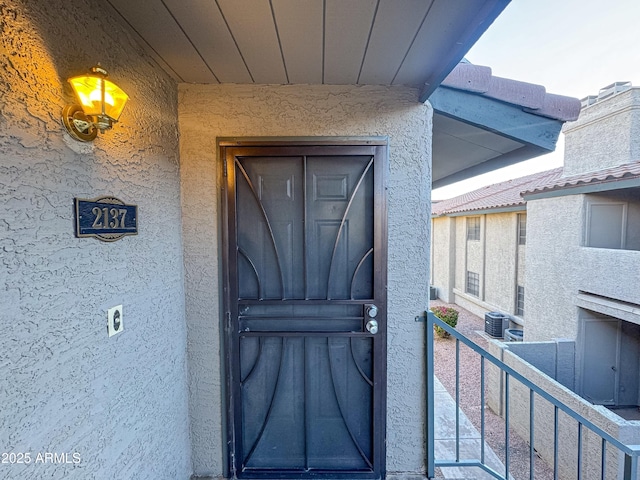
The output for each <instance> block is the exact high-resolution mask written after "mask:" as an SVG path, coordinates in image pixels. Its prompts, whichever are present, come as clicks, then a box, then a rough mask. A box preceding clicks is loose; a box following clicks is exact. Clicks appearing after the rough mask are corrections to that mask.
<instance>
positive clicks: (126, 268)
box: [0, 0, 191, 480]
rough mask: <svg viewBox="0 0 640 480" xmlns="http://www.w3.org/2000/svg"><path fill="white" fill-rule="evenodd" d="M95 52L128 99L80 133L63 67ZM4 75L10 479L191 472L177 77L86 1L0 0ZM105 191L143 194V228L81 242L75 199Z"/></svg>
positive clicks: (0, 411)
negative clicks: (119, 323)
mask: <svg viewBox="0 0 640 480" xmlns="http://www.w3.org/2000/svg"><path fill="white" fill-rule="evenodd" d="M97 61H101V62H102V64H103V66H104V67H105V68H107V69H108V70H109V72H110V74H111V78H112V79H113V80H114V81H116V82H117V83H118V84H119V85H120V86H121V87H122V88H123V89H124V90H125V91H126V92H127V93H128V94H129V95H130V102H129V104H128V105H127V107H126V109H125V111H124V114H123V116H122V118H121V123H119V124H117V125H116V126H115V128H114V129H113V130H112V131H110V132H108V133H106V134H105V135H101V136H99V138H97V139H96V140H95V142H93V143H91V144H82V143H80V142H77V141H76V140H73V139H71V138H70V137H68V136H67V134H66V132H65V131H64V129H63V127H62V124H61V120H60V118H61V112H62V108H63V106H64V105H65V104H67V103H71V102H72V101H73V98H72V96H73V95H72V92H71V89H70V87H69V86H68V84H67V82H66V78H67V77H69V76H71V75H73V74H78V73H83V72H86V71H87V70H88V69H89V68H90V67H91V66H92V65H93V64H94V63H95V62H97ZM0 79H1V80H0V113H1V115H0V132H1V134H0V204H2V205H3V207H2V214H1V215H0V252H1V253H0V305H2V309H1V310H0V324H2V326H3V332H2V335H0V453H1V452H7V453H8V452H13V453H29V454H30V455H31V463H30V464H6V463H4V462H3V463H0V478H12V479H13V478H16V479H17V478H21V479H27V478H29V479H35V478H65V479H83V480H84V479H90V478H99V479H103V478H104V479H106V478H140V479H146V478H149V479H151V478H153V479H162V478H166V479H177V478H183V479H184V478H188V476H189V475H190V473H191V464H190V440H189V423H188V397H187V394H186V388H187V385H186V353H185V349H186V329H185V324H184V299H183V295H184V291H183V268H182V265H183V264H182V245H181V229H180V214H181V212H180V202H179V195H180V190H179V171H178V158H177V155H178V141H177V91H176V86H175V85H174V84H173V82H172V81H170V79H169V78H168V77H167V76H166V75H165V74H163V73H162V72H161V71H160V70H159V69H158V68H157V67H155V66H154V64H153V63H152V62H151V61H150V60H149V58H148V57H146V56H145V55H144V53H143V51H142V50H141V49H140V48H139V46H138V45H137V44H136V43H135V41H134V39H133V37H132V36H131V34H130V33H129V30H128V29H127V27H126V26H124V25H122V24H121V23H120V20H119V18H116V17H113V16H112V15H111V10H110V9H109V8H108V7H105V6H104V5H103V3H100V2H93V1H89V0H77V1H73V2H69V1H63V0H48V1H46V2H34V1H17V0H0ZM100 195H113V196H116V197H119V198H120V199H122V200H123V201H125V202H127V203H133V204H137V205H138V208H139V235H137V236H130V237H125V238H123V239H121V240H119V241H117V242H114V243H104V242H100V241H98V240H95V239H91V238H83V239H79V238H75V237H74V215H73V199H74V197H81V198H92V197H97V196H100ZM119 304H122V305H123V307H124V309H123V323H124V331H123V332H122V333H120V334H119V335H117V336H115V337H112V338H109V337H108V336H107V309H108V308H109V307H113V306H116V305H119ZM39 453H40V454H42V455H44V454H46V453H51V454H53V453H55V454H59V455H62V454H68V456H66V457H62V458H63V459H64V460H69V461H70V462H71V463H60V462H59V461H58V462H53V461H48V462H47V463H43V462H37V461H36V460H37V454H39ZM73 454H77V455H76V456H75V457H74V456H73ZM3 458H4V457H3ZM23 458H24V457H23ZM60 458H61V457H60V456H59V457H58V460H60ZM76 460H78V461H79V463H74V462H75V461H76Z"/></svg>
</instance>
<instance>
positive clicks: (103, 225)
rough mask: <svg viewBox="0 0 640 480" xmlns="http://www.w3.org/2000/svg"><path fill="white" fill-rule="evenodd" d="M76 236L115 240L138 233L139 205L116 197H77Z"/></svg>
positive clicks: (105, 240)
mask: <svg viewBox="0 0 640 480" xmlns="http://www.w3.org/2000/svg"><path fill="white" fill-rule="evenodd" d="M74 204H75V213H76V232H75V233H76V237H95V238H98V239H100V240H102V241H104V242H115V241H116V240H120V239H121V238H122V237H124V236H125V235H137V234H138V206H137V205H127V204H126V203H124V202H123V201H122V200H119V199H117V198H115V197H98V198H93V199H90V200H89V199H84V198H75V199H74Z"/></svg>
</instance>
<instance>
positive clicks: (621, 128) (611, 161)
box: [563, 88, 640, 176]
mask: <svg viewBox="0 0 640 480" xmlns="http://www.w3.org/2000/svg"><path fill="white" fill-rule="evenodd" d="M563 132H564V133H565V147H564V148H565V154H564V171H563V176H571V175H577V174H580V173H585V172H593V171H596V170H602V169H604V168H608V167H615V166H617V165H622V164H624V163H629V162H635V161H638V160H639V159H640V88H632V89H630V90H627V91H626V92H622V93H618V94H616V95H614V96H613V97H611V98H608V99H605V100H602V101H599V102H597V103H595V104H593V105H590V106H588V107H586V108H583V109H582V111H581V112H580V118H578V120H577V121H575V122H569V123H567V124H565V126H564V128H563Z"/></svg>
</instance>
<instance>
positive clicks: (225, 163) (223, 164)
mask: <svg viewBox="0 0 640 480" xmlns="http://www.w3.org/2000/svg"><path fill="white" fill-rule="evenodd" d="M222 175H223V176H224V177H226V176H227V159H226V158H225V159H224V160H223V162H222Z"/></svg>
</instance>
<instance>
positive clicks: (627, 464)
mask: <svg viewBox="0 0 640 480" xmlns="http://www.w3.org/2000/svg"><path fill="white" fill-rule="evenodd" d="M632 448H633V450H634V452H633V453H634V455H629V454H628V453H625V454H624V476H623V478H624V480H637V478H638V454H639V453H640V452H639V451H638V446H637V445H635V446H633V447H632Z"/></svg>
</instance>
